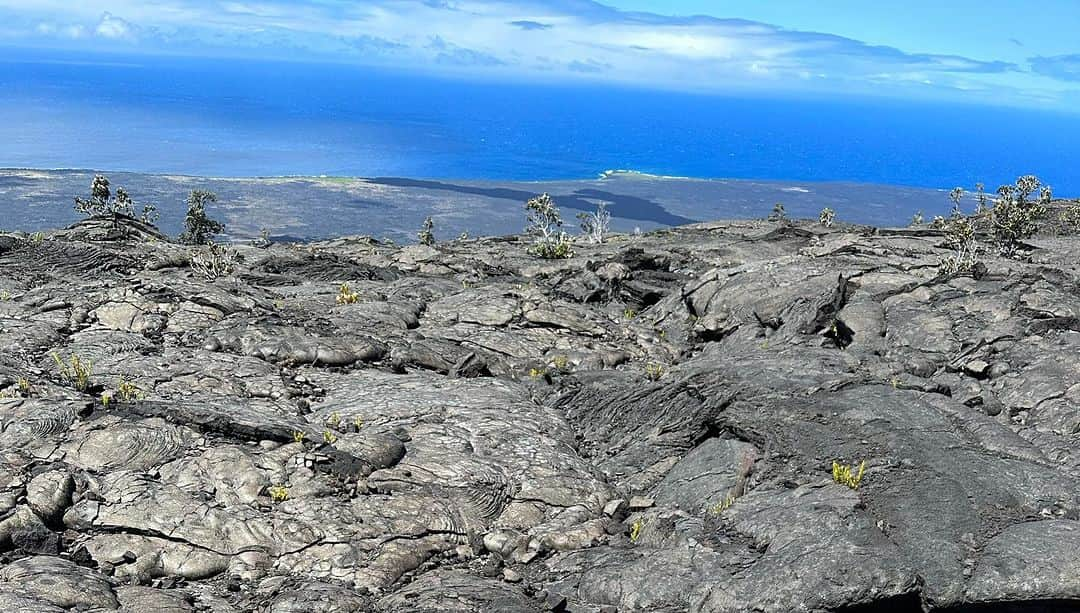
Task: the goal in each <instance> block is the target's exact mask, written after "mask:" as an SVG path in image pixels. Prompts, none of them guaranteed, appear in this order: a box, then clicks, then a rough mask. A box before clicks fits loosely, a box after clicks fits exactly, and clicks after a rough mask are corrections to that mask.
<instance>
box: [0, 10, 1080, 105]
mask: <svg viewBox="0 0 1080 613" xmlns="http://www.w3.org/2000/svg"><path fill="white" fill-rule="evenodd" d="M26 4H27V3H26V2H25V0H0V19H4V18H6V17H10V19H6V21H7V22H8V23H11V22H12V21H16V22H18V20H19V19H22V20H23V21H24V22H25V23H27V30H28V31H30V32H33V33H34V34H35V35H36V36H37V37H38V38H42V37H55V38H57V39H80V40H82V41H84V43H83V44H91V43H89V42H85V41H90V40H95V39H96V40H97V41H98V42H97V44H100V45H104V44H112V43H115V42H117V41H122V42H123V43H124V44H125V45H131V44H134V43H137V44H138V45H139V46H140V47H141V48H143V49H146V50H147V51H166V52H180V53H211V54H220V55H245V56H255V57H278V58H289V59H297V58H306V59H312V60H319V59H324V60H332V61H347V62H356V63H361V64H378V65H390V66H397V67H409V68H422V69H430V70H443V71H448V72H463V71H467V72H470V73H473V74H490V75H493V76H506V77H513V78H522V77H523V76H524V77H527V76H528V75H533V76H536V77H539V78H546V79H551V78H563V79H590V80H607V81H620V82H631V83H646V84H649V85H653V86H658V87H668V88H680V89H695V90H702V89H706V90H723V89H730V88H753V87H763V88H792V87H795V88H799V87H801V88H819V89H823V90H827V89H831V88H836V87H838V86H842V87H843V88H845V89H847V90H852V89H854V90H859V89H861V90H864V91H871V90H880V89H881V88H882V87H883V80H882V79H881V77H880V75H889V79H890V80H891V81H890V82H889V83H884V86H886V87H893V88H901V87H903V86H904V84H905V83H909V84H912V85H914V84H917V83H921V82H924V81H927V80H929V81H932V82H933V83H934V84H935V85H936V86H937V87H938V88H939V89H941V90H943V91H954V92H960V91H961V90H962V89H964V90H967V89H969V88H970V87H971V84H972V83H975V84H978V83H994V82H996V81H998V80H1001V79H1007V80H1010V81H1011V82H1013V83H1015V84H1017V85H1018V86H1022V85H1023V84H1024V81H1023V80H1024V79H1026V78H1029V76H1028V75H1025V74H1023V72H1022V69H1021V67H1018V66H1015V65H1013V64H1010V63H1006V62H999V61H988V60H977V59H972V58H966V57H957V56H943V55H934V54H925V53H919V52H918V50H917V49H916V50H900V49H895V48H891V47H881V46H875V45H872V44H869V43H866V42H862V41H858V40H853V39H850V38H845V37H841V36H835V35H831V34H828V33H819V32H800V31H793V30H785V29H783V28H779V27H776V26H772V25H769V24H764V23H757V22H751V21H745V20H739V19H717V18H712V17H689V18H683V17H665V16H661V15H654V14H649V13H625V12H620V11H617V10H615V9H612V8H609V7H606V6H604V5H601V4H598V3H596V2H592V1H590V0H357V1H350V2H346V1H337V2H329V1H326V0H109V1H103V0H83V1H81V2H79V3H77V4H75V3H70V2H69V1H68V0H35V2H34V3H32V4H33V5H34V7H33V8H32V9H31V8H27V7H26ZM120 16H122V18H121V17H120ZM31 20H32V21H31ZM35 24H38V25H37V28H36V29H35ZM46 24H47V25H46ZM91 35H92V36H91ZM0 42H4V41H3V39H2V38H0ZM1050 72H1051V70H1049V69H1047V70H1046V71H1044V74H1049V73H1050ZM1059 72H1060V71H1059ZM920 89H921V88H920Z"/></svg>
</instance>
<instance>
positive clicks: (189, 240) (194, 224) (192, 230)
mask: <svg viewBox="0 0 1080 613" xmlns="http://www.w3.org/2000/svg"><path fill="white" fill-rule="evenodd" d="M215 202H217V194H215V193H214V192H208V191H206V190H203V189H196V190H193V191H192V192H191V194H189V195H188V200H187V207H188V208H187V214H186V215H184V231H183V232H181V233H180V242H181V243H184V244H186V245H207V244H209V243H210V242H211V240H212V238H213V236H214V235H215V234H221V233H222V232H224V231H225V224H223V223H221V222H220V221H217V220H215V219H211V218H210V216H208V215H207V214H206V205H208V204H213V203H215Z"/></svg>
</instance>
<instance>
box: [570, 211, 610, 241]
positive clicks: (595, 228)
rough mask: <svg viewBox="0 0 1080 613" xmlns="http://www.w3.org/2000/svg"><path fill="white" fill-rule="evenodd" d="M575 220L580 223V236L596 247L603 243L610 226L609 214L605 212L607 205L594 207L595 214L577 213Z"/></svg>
mask: <svg viewBox="0 0 1080 613" xmlns="http://www.w3.org/2000/svg"><path fill="white" fill-rule="evenodd" d="M577 218H578V221H579V222H580V223H581V234H582V236H584V237H585V238H586V240H588V241H589V242H590V243H594V244H597V245H599V244H600V243H602V242H604V238H605V237H607V233H608V226H610V225H611V213H609V212H608V210H607V203H605V202H601V203H600V204H598V205H596V212H595V213H578V214H577Z"/></svg>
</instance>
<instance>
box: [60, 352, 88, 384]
mask: <svg viewBox="0 0 1080 613" xmlns="http://www.w3.org/2000/svg"><path fill="white" fill-rule="evenodd" d="M52 359H53V361H54V362H56V367H57V368H58V369H59V370H60V376H61V377H63V378H64V379H65V380H66V381H67V382H69V383H71V384H72V385H73V386H74V387H75V389H76V390H78V391H80V392H85V391H86V390H88V389H90V377H91V376H92V375H93V372H94V364H93V362H91V361H90V360H84V359H82V358H80V357H79V355H78V354H76V353H73V354H71V357H70V358H69V359H68V361H67V362H66V363H65V362H64V360H63V359H62V358H61V357H60V354H58V353H56V352H53V353H52Z"/></svg>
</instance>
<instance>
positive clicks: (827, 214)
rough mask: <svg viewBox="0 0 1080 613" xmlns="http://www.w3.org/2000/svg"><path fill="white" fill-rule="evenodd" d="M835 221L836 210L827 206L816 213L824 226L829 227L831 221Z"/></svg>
mask: <svg viewBox="0 0 1080 613" xmlns="http://www.w3.org/2000/svg"><path fill="white" fill-rule="evenodd" d="M835 221H836V211H834V210H832V209H831V208H829V207H825V208H823V209H821V213H820V214H819V215H818V222H819V223H821V225H823V226H825V227H826V228H831V227H832V226H833V222H835Z"/></svg>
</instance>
